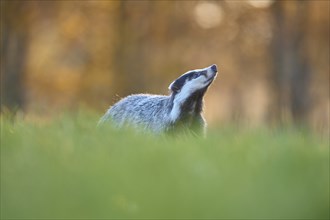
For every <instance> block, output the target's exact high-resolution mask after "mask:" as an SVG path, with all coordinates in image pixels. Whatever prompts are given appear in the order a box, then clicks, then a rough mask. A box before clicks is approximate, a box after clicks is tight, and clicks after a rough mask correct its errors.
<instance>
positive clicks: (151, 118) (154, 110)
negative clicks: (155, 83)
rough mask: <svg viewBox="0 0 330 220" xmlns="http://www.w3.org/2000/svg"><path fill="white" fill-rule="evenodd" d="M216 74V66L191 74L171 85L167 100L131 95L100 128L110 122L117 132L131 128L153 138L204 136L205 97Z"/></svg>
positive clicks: (109, 115)
mask: <svg viewBox="0 0 330 220" xmlns="http://www.w3.org/2000/svg"><path fill="white" fill-rule="evenodd" d="M217 73H218V70H217V66H216V65H215V64H213V65H211V66H209V67H206V68H204V69H196V70H191V71H188V72H186V73H184V74H183V75H181V76H180V77H179V78H177V79H176V80H174V81H173V82H172V83H171V84H170V85H169V87H168V88H169V90H170V94H169V95H167V96H166V95H151V94H134V95H129V96H127V97H125V98H123V99H121V100H120V101H118V102H117V103H115V104H114V105H113V106H112V107H110V108H109V109H108V110H107V112H106V113H105V115H104V116H103V117H102V118H101V119H100V121H99V125H100V124H104V123H105V122H108V121H110V122H111V123H112V124H113V125H114V126H115V127H117V128H122V127H126V126H129V127H133V128H137V129H140V130H141V131H146V132H151V133H154V134H162V133H172V134H173V133H177V132H178V131H188V132H189V133H192V134H200V135H205V132H206V121H205V119H204V117H203V115H202V112H203V97H204V95H205V93H206V91H207V89H208V87H209V86H210V85H211V83H212V82H213V80H214V79H215V78H216V76H217Z"/></svg>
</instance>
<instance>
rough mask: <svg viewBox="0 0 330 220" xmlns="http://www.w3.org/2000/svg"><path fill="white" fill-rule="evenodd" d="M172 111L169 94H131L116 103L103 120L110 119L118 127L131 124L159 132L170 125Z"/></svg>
mask: <svg viewBox="0 0 330 220" xmlns="http://www.w3.org/2000/svg"><path fill="white" fill-rule="evenodd" d="M170 111H171V102H170V97H169V96H162V95H149V94H137V95H130V96H127V97H126V98H123V99H121V100H120V101H119V102H117V103H116V104H114V105H113V106H112V107H111V108H110V109H109V110H108V111H107V113H106V114H105V115H104V116H103V118H102V119H101V121H102V122H104V121H107V120H109V119H110V120H111V121H113V123H114V124H115V125H116V126H117V127H123V126H126V125H129V126H135V127H141V128H144V129H145V130H151V131H154V132H156V133H159V132H163V131H164V130H166V128H167V127H168V124H169V118H168V116H169V112H170Z"/></svg>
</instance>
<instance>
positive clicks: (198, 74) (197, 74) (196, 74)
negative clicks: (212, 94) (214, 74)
mask: <svg viewBox="0 0 330 220" xmlns="http://www.w3.org/2000/svg"><path fill="white" fill-rule="evenodd" d="M200 75H201V73H195V74H194V77H193V78H194V79H196V78H198V77H199V76H200Z"/></svg>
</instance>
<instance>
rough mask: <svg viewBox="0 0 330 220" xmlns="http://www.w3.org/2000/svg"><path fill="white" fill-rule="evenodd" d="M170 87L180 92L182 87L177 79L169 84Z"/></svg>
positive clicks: (173, 90)
mask: <svg viewBox="0 0 330 220" xmlns="http://www.w3.org/2000/svg"><path fill="white" fill-rule="evenodd" d="M168 89H169V90H171V91H172V92H180V87H179V86H178V84H177V83H176V81H173V82H172V83H171V84H170V85H169V86H168Z"/></svg>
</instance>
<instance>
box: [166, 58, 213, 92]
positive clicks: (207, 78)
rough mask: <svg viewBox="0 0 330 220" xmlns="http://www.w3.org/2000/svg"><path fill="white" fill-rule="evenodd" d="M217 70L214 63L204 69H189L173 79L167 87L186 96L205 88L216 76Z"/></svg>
mask: <svg viewBox="0 0 330 220" xmlns="http://www.w3.org/2000/svg"><path fill="white" fill-rule="evenodd" d="M217 72H218V70H217V66H216V65H215V64H213V65H211V66H209V67H206V68H204V69H197V70H191V71H188V72H186V73H185V74H183V75H182V76H180V77H179V78H177V79H176V80H175V81H173V82H172V83H171V84H170V86H169V87H168V88H169V89H170V90H171V91H172V92H174V93H176V94H177V93H179V94H182V95H185V96H186V95H188V94H192V93H194V92H196V91H199V90H202V89H206V88H207V87H208V86H209V85H210V84H211V83H212V82H213V80H214V79H215V77H216V76H217Z"/></svg>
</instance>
